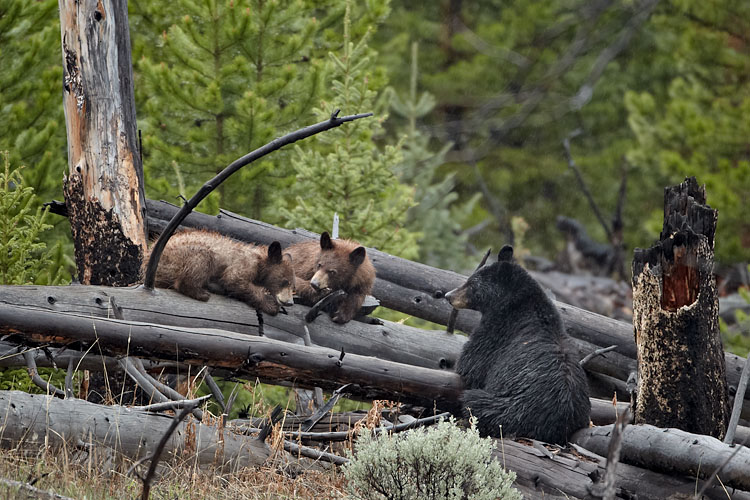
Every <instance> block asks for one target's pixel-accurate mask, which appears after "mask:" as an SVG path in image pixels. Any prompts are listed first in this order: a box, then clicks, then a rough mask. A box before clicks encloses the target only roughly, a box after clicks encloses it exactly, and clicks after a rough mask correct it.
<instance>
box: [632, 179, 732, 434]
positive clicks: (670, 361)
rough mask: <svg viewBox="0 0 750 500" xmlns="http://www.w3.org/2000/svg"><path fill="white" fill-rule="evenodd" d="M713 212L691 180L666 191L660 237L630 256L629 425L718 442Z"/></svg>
mask: <svg viewBox="0 0 750 500" xmlns="http://www.w3.org/2000/svg"><path fill="white" fill-rule="evenodd" d="M716 221H717V212H716V210H713V209H712V208H710V207H709V206H707V205H706V193H705V188H704V187H699V186H698V183H697V182H696V180H695V178H694V177H690V178H688V179H686V180H685V181H684V182H683V183H682V184H680V185H678V186H673V187H670V188H667V189H666V190H665V193H664V226H663V229H662V233H661V237H660V240H659V241H658V242H657V243H656V244H655V245H654V246H653V247H651V248H649V249H645V250H642V249H639V250H636V252H635V257H634V259H633V312H634V316H633V326H634V328H635V340H636V345H637V349H638V374H639V387H638V399H637V405H636V411H635V421H636V423H648V424H652V425H655V426H657V427H675V428H678V429H682V430H685V431H688V432H693V433H697V434H708V435H711V436H714V437H717V438H721V437H722V436H723V435H724V432H725V431H726V425H727V421H728V418H729V404H728V395H727V379H726V370H725V364H724V350H723V347H722V344H721V338H720V336H719V321H718V314H719V301H718V296H717V292H716V281H715V279H714V277H713V273H712V270H713V263H714V255H713V250H714V233H715V231H716Z"/></svg>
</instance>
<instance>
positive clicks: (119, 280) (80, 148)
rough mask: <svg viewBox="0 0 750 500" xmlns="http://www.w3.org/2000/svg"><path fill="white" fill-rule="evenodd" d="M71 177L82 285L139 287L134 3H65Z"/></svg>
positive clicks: (141, 204) (141, 229)
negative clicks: (129, 6)
mask: <svg viewBox="0 0 750 500" xmlns="http://www.w3.org/2000/svg"><path fill="white" fill-rule="evenodd" d="M59 6H60V25H61V26H60V27H61V36H62V47H63V108H64V110H65V123H66V128H67V134H68V164H69V171H68V174H67V175H66V176H65V178H64V180H63V185H64V193H65V202H66V206H67V209H68V212H69V214H70V225H71V230H72V233H73V240H74V244H75V254H76V266H77V268H78V275H79V276H78V278H79V280H80V281H81V282H82V283H86V284H101V285H109V286H117V285H127V284H130V283H134V282H136V281H137V280H138V276H139V272H140V262H141V259H142V258H143V253H144V251H145V249H146V234H147V232H146V225H145V220H146V219H145V197H144V194H143V170H142V165H141V161H140V156H139V154H138V146H137V140H136V123H135V102H134V98H133V84H132V81H133V77H132V68H131V60H130V36H129V33H128V16H127V2H125V1H122V0H59Z"/></svg>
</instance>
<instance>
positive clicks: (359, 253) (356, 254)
mask: <svg viewBox="0 0 750 500" xmlns="http://www.w3.org/2000/svg"><path fill="white" fill-rule="evenodd" d="M366 256H367V251H366V250H365V247H357V248H355V249H354V250H352V252H351V253H350V254H349V262H350V263H351V264H352V265H353V266H354V267H357V266H359V265H360V264H361V263H363V262H364V261H365V257H366Z"/></svg>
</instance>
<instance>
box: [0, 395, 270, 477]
mask: <svg viewBox="0 0 750 500" xmlns="http://www.w3.org/2000/svg"><path fill="white" fill-rule="evenodd" d="M171 422H172V417H171V416H168V415H162V414H154V413H148V412H145V411H137V410H132V409H129V408H125V407H124V406H117V405H113V406H103V405H97V404H94V403H89V402H88V401H84V400H81V399H54V400H53V399H52V396H44V395H34V394H27V393H25V392H21V391H0V442H1V443H2V444H3V446H6V447H16V446H18V445H19V444H21V445H23V446H24V447H28V448H32V449H34V450H39V449H40V448H43V447H47V446H50V447H52V448H53V449H59V448H65V447H67V449H77V448H78V449H85V450H87V451H89V452H92V451H95V450H92V449H91V448H92V447H93V448H103V449H107V450H111V451H115V452H118V453H121V454H123V455H125V456H127V457H128V458H130V459H132V460H138V459H140V458H143V457H146V456H149V455H151V454H153V452H154V451H155V449H156V445H157V444H158V442H159V440H160V439H161V437H162V436H163V435H164V432H165V431H166V430H167V428H168V427H169V425H170V424H171ZM164 451H165V452H166V453H167V455H169V456H172V457H175V458H180V459H186V458H188V457H191V458H190V460H191V461H195V462H197V463H198V465H212V464H213V465H218V466H221V467H227V468H229V469H230V470H236V469H238V468H241V467H245V466H250V465H253V466H257V465H261V464H262V463H263V462H265V460H266V459H267V458H268V456H269V455H270V450H269V448H268V446H267V445H266V444H265V443H264V442H261V441H258V439H257V438H255V437H251V436H241V435H237V434H234V433H231V432H227V431H225V430H224V429H223V428H219V427H217V426H214V425H205V424H202V423H200V422H195V421H191V422H183V423H181V424H180V425H179V427H178V428H177V430H176V431H175V432H174V433H173V434H172V437H171V438H170V439H169V440H168V442H167V445H166V447H165V448H164ZM167 455H163V456H167Z"/></svg>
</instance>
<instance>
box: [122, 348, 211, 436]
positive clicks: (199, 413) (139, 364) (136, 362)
mask: <svg viewBox="0 0 750 500" xmlns="http://www.w3.org/2000/svg"><path fill="white" fill-rule="evenodd" d="M128 359H129V360H130V361H131V362H132V364H133V366H134V367H135V369H136V370H138V372H139V373H140V374H141V375H142V376H143V378H145V380H147V381H148V382H149V383H150V384H151V385H152V386H153V387H154V388H155V389H156V390H157V391H159V392H160V393H161V394H164V395H165V396H166V397H168V398H169V399H170V400H172V401H184V400H185V396H183V395H182V394H180V393H179V392H177V391H175V390H174V389H172V388H171V387H169V386H168V385H166V384H163V383H161V382H159V381H158V380H156V379H155V378H154V377H152V376H151V375H149V374H148V372H147V371H146V367H145V366H143V361H141V360H140V359H139V358H128ZM193 416H194V417H195V418H197V419H198V421H201V422H202V421H203V410H201V409H200V408H195V409H194V410H193Z"/></svg>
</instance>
